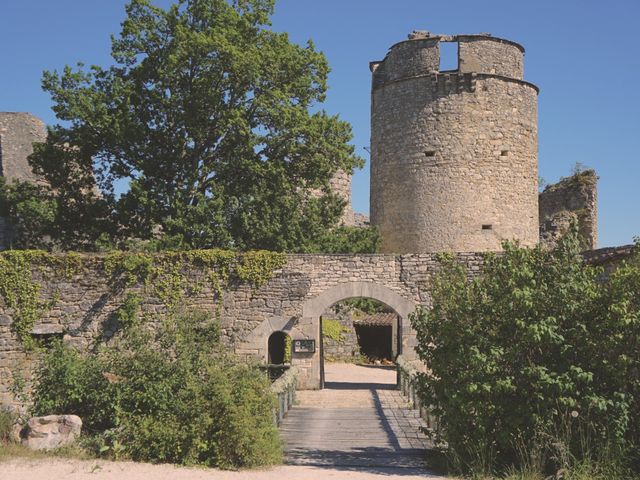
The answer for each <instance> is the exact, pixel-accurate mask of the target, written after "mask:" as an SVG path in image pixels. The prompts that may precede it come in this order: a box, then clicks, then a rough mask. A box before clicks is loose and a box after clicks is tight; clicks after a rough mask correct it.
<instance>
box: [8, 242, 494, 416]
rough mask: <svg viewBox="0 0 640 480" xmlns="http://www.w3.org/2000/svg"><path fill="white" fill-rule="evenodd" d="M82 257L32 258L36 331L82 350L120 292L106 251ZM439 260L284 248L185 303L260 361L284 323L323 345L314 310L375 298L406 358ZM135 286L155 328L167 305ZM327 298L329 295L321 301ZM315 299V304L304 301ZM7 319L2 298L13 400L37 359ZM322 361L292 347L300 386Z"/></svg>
mask: <svg viewBox="0 0 640 480" xmlns="http://www.w3.org/2000/svg"><path fill="white" fill-rule="evenodd" d="M458 258H459V260H460V261H461V262H462V263H463V264H464V265H465V266H466V267H467V269H468V270H469V272H470V273H471V274H473V273H477V272H479V271H480V268H481V263H482V255H481V254H473V253H469V254H464V253H463V254H459V255H458ZM81 259H82V261H81V267H80V268H79V269H78V270H77V271H76V272H75V273H74V274H73V276H70V277H69V278H64V277H62V276H55V277H54V276H52V275H48V274H47V272H46V271H45V270H43V269H42V268H40V267H38V266H34V269H33V278H34V281H36V282H37V283H38V284H40V285H42V288H41V293H40V297H41V299H42V300H43V301H52V303H53V305H52V306H51V307H50V308H49V309H48V310H46V311H45V312H43V314H42V316H41V318H40V320H39V321H38V323H37V324H36V327H35V328H34V330H33V331H34V332H37V333H38V334H48V335H52V334H53V335H59V336H61V337H62V338H63V341H64V343H65V344H68V345H71V346H74V347H77V348H78V349H80V350H83V351H86V350H88V349H90V348H91V347H92V346H94V344H95V342H106V343H107V344H108V343H109V340H110V339H111V338H112V337H114V336H115V335H117V332H118V329H119V325H118V322H117V320H116V317H115V312H116V310H117V309H118V308H119V307H120V306H121V305H122V304H123V302H124V299H125V297H126V293H125V292H122V291H113V289H112V288H111V286H110V282H109V278H108V277H107V275H106V274H105V273H104V268H103V257H101V256H99V255H83V256H82V257H81ZM439 265H440V264H439V262H438V260H437V259H436V256H435V255H403V256H395V255H289V256H288V257H287V263H286V265H285V266H284V267H283V268H281V269H279V270H276V271H275V272H274V275H273V277H272V278H271V280H270V281H269V282H268V283H266V284H265V285H263V286H262V287H260V288H256V287H253V286H250V285H246V284H235V283H232V284H231V286H230V287H228V288H226V290H225V291H224V293H223V295H222V298H218V296H217V294H216V292H215V291H214V290H213V289H212V288H211V287H210V286H209V284H208V283H207V282H206V281H205V282H203V285H204V287H203V288H202V290H201V291H198V292H197V293H194V294H192V295H191V296H188V297H185V299H184V304H185V306H187V307H193V308H198V309H201V310H205V311H208V312H210V313H211V314H212V315H213V314H215V312H216V309H217V307H218V306H219V305H220V306H221V311H220V323H221V330H222V337H223V342H224V343H225V344H226V345H228V346H229V347H230V348H232V349H233V350H234V351H235V352H236V353H237V354H238V355H240V356H243V357H248V358H253V359H256V360H257V361H260V362H263V363H266V361H267V342H268V338H269V336H270V335H271V333H273V332H275V331H284V332H286V333H287V334H289V335H290V336H291V337H292V339H293V340H296V339H305V338H306V339H314V340H316V345H318V347H319V343H318V342H319V318H320V315H322V314H323V313H324V312H325V311H326V310H327V309H328V308H329V307H330V306H331V305H333V304H335V303H337V302H339V301H341V300H344V299H347V298H353V297H359V296H364V297H371V298H375V299H376V300H379V301H381V302H383V303H385V304H387V305H389V306H390V307H392V308H393V309H394V310H395V311H396V312H397V313H398V314H399V315H400V316H401V319H400V323H401V328H402V331H401V332H400V333H399V335H400V336H401V338H402V342H401V343H402V348H403V351H402V352H400V353H402V354H403V355H405V356H407V357H409V358H411V356H412V352H413V347H414V346H415V344H416V343H415V342H416V340H415V334H414V332H413V331H412V330H411V328H410V326H409V320H408V314H409V313H410V311H411V309H413V308H415V307H416V306H417V305H421V304H424V305H428V304H429V296H428V294H427V286H428V284H429V279H430V278H431V277H432V275H433V274H434V273H435V272H437V271H438V269H439ZM185 268H188V267H185ZM185 275H186V276H187V278H188V279H189V281H190V284H191V283H193V284H195V283H197V282H199V281H202V280H203V279H204V278H203V277H204V272H203V271H201V270H199V269H197V268H195V267H192V268H190V269H188V271H186V272H185ZM132 288H133V289H132V290H129V291H133V292H137V293H139V294H140V296H141V297H142V299H143V301H142V305H141V311H143V312H145V313H146V314H147V315H148V316H149V317H150V319H151V320H149V321H150V322H151V325H152V326H153V322H155V321H159V320H160V319H161V317H162V313H163V312H165V311H166V308H165V306H164V304H163V303H162V301H161V300H160V299H158V298H156V297H155V296H154V294H153V291H152V289H149V288H145V287H144V286H143V285H138V286H134V287H132ZM328 293H330V296H329V297H327V294H328ZM323 298H326V299H327V300H326V301H325V303H320V304H318V303H317V302H318V300H319V299H323ZM312 304H316V305H317V310H315V311H313V309H311V308H310V305H312ZM399 310H400V311H399ZM12 322H13V312H12V311H11V310H10V309H9V308H7V307H6V306H5V305H4V302H3V300H2V299H0V405H7V404H14V405H18V403H19V401H18V399H16V398H15V397H14V395H13V394H12V392H11V387H12V385H14V380H15V379H16V378H18V377H20V378H22V379H24V380H25V381H26V384H27V386H28V387H29V386H30V385H31V382H32V375H33V372H34V369H35V368H36V366H37V364H38V359H39V356H38V354H36V353H33V352H27V351H25V350H24V348H23V346H22V344H21V342H20V340H19V339H18V338H17V336H16V335H15V334H14V333H13V332H12V329H11V325H12ZM414 358H415V356H414ZM319 361H320V358H319V348H318V349H317V350H316V352H315V353H298V354H296V353H294V354H293V358H292V363H293V364H294V365H297V366H298V367H299V368H300V369H301V372H302V379H301V387H302V388H305V387H307V388H317V386H318V382H319V375H320V373H319Z"/></svg>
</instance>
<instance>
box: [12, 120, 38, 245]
mask: <svg viewBox="0 0 640 480" xmlns="http://www.w3.org/2000/svg"><path fill="white" fill-rule="evenodd" d="M46 138H47V129H46V128H45V125H44V123H43V122H42V120H40V119H39V118H38V117H36V116H34V115H31V114H29V113H22V112H0V176H3V177H5V178H6V179H7V181H12V180H20V181H23V182H26V181H28V182H36V183H37V182H39V181H40V179H39V178H38V177H37V176H36V175H35V174H34V173H33V171H32V170H31V166H30V165H29V162H28V161H27V157H28V156H29V155H31V154H32V153H33V144H34V143H36V142H44V141H45V140H46ZM11 236H12V228H11V225H10V224H9V223H8V222H7V220H6V219H5V218H3V217H0V250H1V249H3V248H5V247H6V246H7V245H9V244H10V242H11Z"/></svg>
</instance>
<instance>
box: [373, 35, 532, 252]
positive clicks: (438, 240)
mask: <svg viewBox="0 0 640 480" xmlns="http://www.w3.org/2000/svg"><path fill="white" fill-rule="evenodd" d="M442 42H456V43H457V45H458V61H459V67H458V69H456V70H452V71H440V45H441V43H442ZM523 55H524V48H523V47H522V46H520V45H518V44H517V43H515V42H512V41H509V40H504V39H501V38H495V37H491V36H489V35H488V34H481V35H458V36H443V35H431V34H429V33H428V32H414V33H413V34H411V35H410V36H409V40H405V41H403V42H400V43H397V44H395V45H393V46H392V47H391V49H390V51H389V53H388V54H387V56H386V57H385V58H384V60H382V61H378V62H372V63H371V65H370V68H371V71H372V73H373V81H372V96H371V223H372V225H376V226H377V227H378V228H379V229H380V232H381V234H382V237H383V246H382V250H383V251H384V252H395V253H408V252H413V253H426V252H437V251H454V252H461V251H491V250H499V249H500V243H501V241H502V240H505V239H518V240H520V242H521V244H522V245H525V246H533V245H535V244H537V243H538V157H537V153H538V134H537V95H538V89H537V87H536V86H535V85H532V84H531V83H528V82H526V81H524V80H523Z"/></svg>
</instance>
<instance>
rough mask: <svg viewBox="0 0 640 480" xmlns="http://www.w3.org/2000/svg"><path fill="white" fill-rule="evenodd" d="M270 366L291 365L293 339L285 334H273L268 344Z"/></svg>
mask: <svg viewBox="0 0 640 480" xmlns="http://www.w3.org/2000/svg"><path fill="white" fill-rule="evenodd" d="M267 351H268V356H269V357H268V359H267V363H269V365H284V364H285V363H291V338H290V337H289V335H287V334H286V333H284V332H273V333H272V334H271V335H270V336H269V342H268V347H267Z"/></svg>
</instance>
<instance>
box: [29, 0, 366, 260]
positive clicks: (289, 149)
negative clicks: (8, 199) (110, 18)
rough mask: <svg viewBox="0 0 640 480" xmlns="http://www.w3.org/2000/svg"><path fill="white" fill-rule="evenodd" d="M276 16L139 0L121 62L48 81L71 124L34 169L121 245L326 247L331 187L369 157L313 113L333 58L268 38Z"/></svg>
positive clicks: (210, 3) (207, 2) (261, 9)
mask: <svg viewBox="0 0 640 480" xmlns="http://www.w3.org/2000/svg"><path fill="white" fill-rule="evenodd" d="M273 9H274V0H233V1H227V0H179V1H178V2H177V3H176V4H174V5H172V6H171V7H169V8H168V9H166V10H165V9H162V8H159V7H156V6H154V5H152V3H151V2H150V1H149V0H131V1H130V3H129V4H128V5H127V7H126V12H127V17H126V19H125V20H124V22H123V24H122V32H121V34H120V36H118V37H113V39H112V52H111V53H112V57H113V60H114V65H113V66H111V67H109V68H102V67H99V66H92V67H91V68H89V69H85V68H83V65H82V64H79V66H78V67H79V68H78V69H72V68H70V67H65V69H64V71H63V72H62V73H61V74H59V73H58V72H55V71H53V72H45V74H44V77H43V82H42V83H43V88H44V89H45V90H46V91H47V92H49V93H50V94H51V97H52V99H53V102H54V107H53V109H54V111H55V113H56V115H57V116H58V118H59V119H60V120H62V121H63V122H64V125H62V124H61V125H56V126H54V127H52V128H50V131H49V140H48V142H47V143H46V144H45V145H42V146H40V147H39V148H38V149H37V151H36V153H35V154H34V155H33V156H32V158H31V161H32V164H33V166H34V168H35V170H36V171H37V172H38V173H40V174H42V175H44V177H45V178H46V179H47V180H48V181H50V182H51V183H52V186H53V188H54V189H55V191H56V192H58V194H59V195H60V196H61V197H64V196H69V197H72V198H74V199H78V198H80V197H83V198H86V197H87V196H88V197H89V199H88V200H85V202H88V203H89V204H91V203H92V202H93V203H99V204H105V205H107V207H108V208H106V209H104V208H103V207H102V206H101V207H100V208H98V210H99V212H97V213H96V214H95V215H94V216H95V217H96V218H99V219H103V220H106V221H108V222H109V224H110V226H108V227H107V226H106V225H102V226H101V228H100V229H98V230H100V231H102V232H106V233H107V234H108V235H110V236H112V237H114V238H115V239H116V240H117V239H122V238H140V239H150V238H153V237H158V236H163V235H164V236H169V237H170V238H172V239H174V240H173V242H174V243H176V242H177V243H180V244H182V245H185V246H187V247H191V248H209V247H222V248H237V249H256V248H261V249H269V250H279V251H313V250H317V249H319V248H320V247H319V245H318V243H317V240H316V239H317V238H319V237H320V236H322V235H325V234H326V233H327V232H330V231H332V230H333V229H334V228H335V227H336V226H337V225H338V222H339V218H340V215H341V213H342V210H343V208H344V202H343V201H342V200H341V199H340V198H339V197H338V196H337V195H335V194H333V193H332V192H331V191H330V188H329V179H330V178H331V176H332V175H333V174H334V173H336V172H337V171H338V170H340V169H341V170H343V171H347V172H351V171H353V169H354V168H355V167H359V166H361V165H362V163H363V161H362V159H361V158H359V157H358V156H357V155H356V154H355V153H354V147H353V146H352V145H350V144H349V142H350V140H351V138H352V133H351V127H350V125H349V124H348V123H346V122H344V121H341V120H339V119H338V118H337V117H336V116H330V115H328V114H327V113H326V112H324V111H322V110H320V111H318V109H317V105H318V104H319V103H321V102H322V101H324V98H325V93H326V90H327V83H326V80H327V74H328V72H329V66H328V64H327V61H326V58H325V57H324V55H323V54H322V53H320V52H318V51H316V49H315V48H314V46H313V44H312V43H311V42H310V41H309V42H308V43H307V44H306V45H305V46H299V45H296V44H294V43H291V42H290V41H289V38H288V36H287V34H286V33H277V32H273V31H271V30H270V29H269V28H268V27H269V25H270V22H269V17H270V15H271V14H272V13H273ZM94 180H95V181H96V182H97V185H98V186H99V189H100V191H101V193H102V196H101V197H100V196H96V195H95V190H94V189H93V188H92V187H91V185H92V184H93V182H94ZM127 184H128V188H127V189H126V191H125V193H124V194H122V195H118V190H119V188H120V189H121V188H122V185H127ZM318 191H319V192H321V193H322V194H321V195H314V194H313V192H318ZM88 218H89V215H83V216H82V217H81V218H76V220H82V221H87V219H88ZM352 235H355V236H358V233H353V234H352ZM94 236H95V235H94ZM361 236H362V237H363V238H364V239H365V240H364V241H365V242H366V241H367V239H369V238H370V237H371V233H370V232H367V231H363V232H362V233H361ZM176 238H179V239H180V240H175V239H176ZM103 240H104V239H103ZM356 243H358V242H356ZM360 243H361V242H360ZM325 244H326V245H328V246H331V242H325ZM374 244H375V242H374Z"/></svg>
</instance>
